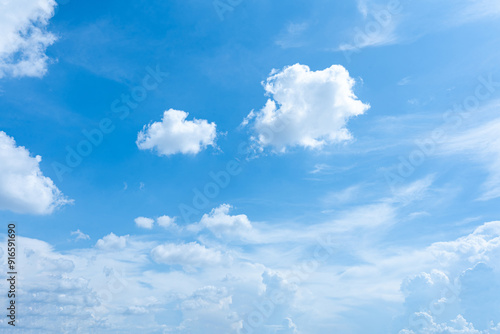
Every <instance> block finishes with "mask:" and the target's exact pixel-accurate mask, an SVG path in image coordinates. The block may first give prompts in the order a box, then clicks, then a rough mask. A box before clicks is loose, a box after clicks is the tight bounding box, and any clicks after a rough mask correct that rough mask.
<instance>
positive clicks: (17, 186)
mask: <svg viewBox="0 0 500 334" xmlns="http://www.w3.org/2000/svg"><path fill="white" fill-rule="evenodd" d="M40 161H42V157H41V156H39V155H37V156H36V157H32V156H30V152H29V151H28V150H27V149H26V148H25V147H23V146H17V145H16V142H15V140H14V138H12V137H9V136H8V135H7V134H6V133H5V132H3V131H0V210H11V211H14V212H17V213H27V214H38V215H44V214H50V213H52V212H53V211H54V210H55V209H57V208H58V207H60V206H62V205H65V204H68V203H72V200H68V199H67V198H66V197H65V196H64V195H63V194H62V193H61V191H60V190H59V189H58V188H57V187H56V186H55V184H54V182H53V181H52V180H51V179H50V178H48V177H46V176H44V175H43V173H42V171H41V170H40Z"/></svg>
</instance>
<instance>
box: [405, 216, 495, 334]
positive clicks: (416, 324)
mask: <svg viewBox="0 0 500 334" xmlns="http://www.w3.org/2000/svg"><path fill="white" fill-rule="evenodd" d="M426 252H428V253H430V254H432V255H433V256H434V258H435V259H436V260H437V261H438V264H439V266H440V268H441V270H437V269H433V270H432V271H431V272H430V273H425V272H424V273H421V274H418V275H415V276H413V277H410V278H407V279H406V280H405V281H404V282H403V284H402V287H401V290H402V292H403V293H404V295H405V307H406V313H405V315H404V316H403V317H401V321H402V324H403V325H402V326H403V327H404V330H401V331H400V332H399V333H400V334H409V333H415V334H424V333H443V334H445V333H475V334H490V333H500V325H499V324H500V311H499V310H500V266H499V264H498V263H499V261H498V259H499V258H500V222H490V223H486V224H484V225H482V226H480V227H478V228H476V229H475V230H474V232H473V233H471V234H469V235H467V236H465V237H462V238H459V239H457V240H454V241H449V242H438V243H435V244H433V245H432V246H430V247H429V248H428V249H427V250H426Z"/></svg>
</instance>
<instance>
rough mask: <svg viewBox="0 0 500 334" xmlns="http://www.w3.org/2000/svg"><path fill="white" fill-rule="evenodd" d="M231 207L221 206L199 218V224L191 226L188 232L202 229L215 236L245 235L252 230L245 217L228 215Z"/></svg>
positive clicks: (227, 205)
mask: <svg viewBox="0 0 500 334" xmlns="http://www.w3.org/2000/svg"><path fill="white" fill-rule="evenodd" d="M229 210H231V205H229V204H222V205H221V206H219V207H218V208H214V209H212V211H210V213H208V214H204V215H203V217H201V220H200V222H199V224H196V225H191V226H190V227H189V229H190V230H193V231H199V230H200V229H202V228H206V229H208V230H210V231H211V232H212V233H213V234H214V235H215V236H217V237H219V238H220V237H222V236H223V235H225V236H228V235H245V234H247V233H249V232H250V230H251V229H252V224H251V223H250V220H249V219H248V217H247V216H246V215H235V216H231V215H229Z"/></svg>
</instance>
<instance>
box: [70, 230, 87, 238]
mask: <svg viewBox="0 0 500 334" xmlns="http://www.w3.org/2000/svg"><path fill="white" fill-rule="evenodd" d="M71 235H75V236H76V237H75V240H76V241H78V240H90V236H89V235H88V234H85V233H83V232H82V231H80V230H79V229H78V230H76V231H72V232H71Z"/></svg>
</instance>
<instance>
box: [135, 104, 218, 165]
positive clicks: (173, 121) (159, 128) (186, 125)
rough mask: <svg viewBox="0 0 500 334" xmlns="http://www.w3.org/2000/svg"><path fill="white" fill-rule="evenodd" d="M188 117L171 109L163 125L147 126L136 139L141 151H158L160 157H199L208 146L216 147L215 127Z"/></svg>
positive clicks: (153, 124) (164, 116)
mask: <svg viewBox="0 0 500 334" xmlns="http://www.w3.org/2000/svg"><path fill="white" fill-rule="evenodd" d="M187 116H188V113H187V112H185V111H182V110H175V109H169V110H167V111H165V112H164V113H163V118H162V121H161V122H154V123H151V124H149V125H147V126H144V128H143V130H142V131H140V132H139V134H138V136H137V142H136V143H137V147H139V149H141V150H147V149H150V150H153V149H155V150H156V152H157V153H158V154H159V155H166V156H168V155H172V154H177V153H182V154H197V153H199V152H200V151H202V150H203V149H205V148H206V147H207V146H215V140H216V137H217V131H216V124H215V123H213V122H212V123H208V122H207V121H206V120H204V119H196V118H194V119H193V120H192V121H190V120H186V118H187Z"/></svg>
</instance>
